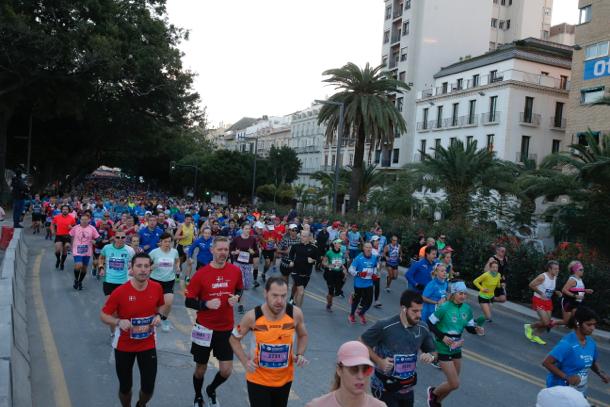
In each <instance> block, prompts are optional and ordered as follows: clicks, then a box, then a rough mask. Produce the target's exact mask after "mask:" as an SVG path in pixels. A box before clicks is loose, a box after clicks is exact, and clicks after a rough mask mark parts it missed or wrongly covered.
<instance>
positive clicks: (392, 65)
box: [390, 58, 399, 69]
mask: <svg viewBox="0 0 610 407" xmlns="http://www.w3.org/2000/svg"><path fill="white" fill-rule="evenodd" d="M398 60H399V58H394V59H391V60H390V69H394V68H396V66H397V65H398Z"/></svg>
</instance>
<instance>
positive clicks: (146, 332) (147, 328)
mask: <svg viewBox="0 0 610 407" xmlns="http://www.w3.org/2000/svg"><path fill="white" fill-rule="evenodd" d="M154 318H155V317H154V316H153V315H151V316H150V317H145V318H131V330H130V331H129V337H130V338H131V339H146V338H148V337H149V336H150V335H151V334H152V332H153V326H152V322H153V319H154Z"/></svg>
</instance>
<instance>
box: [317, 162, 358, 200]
mask: <svg viewBox="0 0 610 407" xmlns="http://www.w3.org/2000/svg"><path fill="white" fill-rule="evenodd" d="M350 176H351V174H350V172H349V171H347V170H346V169H345V168H341V169H339V183H338V189H337V200H338V201H339V202H343V199H344V197H345V195H346V194H347V193H348V191H349V181H350ZM311 178H312V179H314V180H316V181H318V182H319V183H320V187H318V189H319V192H320V195H322V196H324V197H325V198H326V202H327V204H328V205H329V209H330V208H332V202H333V194H334V187H335V173H334V172H325V171H316V172H314V173H313V174H312V175H311Z"/></svg>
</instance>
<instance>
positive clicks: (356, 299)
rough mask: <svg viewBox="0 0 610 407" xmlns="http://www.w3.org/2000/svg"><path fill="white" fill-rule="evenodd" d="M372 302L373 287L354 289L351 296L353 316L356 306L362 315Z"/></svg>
mask: <svg viewBox="0 0 610 407" xmlns="http://www.w3.org/2000/svg"><path fill="white" fill-rule="evenodd" d="M372 302H373V287H372V286H371V287H365V288H358V287H354V293H353V294H352V313H351V315H354V313H355V312H356V309H357V308H358V305H360V307H361V309H362V310H361V313H362V314H363V315H364V313H365V312H366V311H368V309H369V308H371V303H372Z"/></svg>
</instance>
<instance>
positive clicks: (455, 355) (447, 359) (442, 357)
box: [438, 352, 462, 362]
mask: <svg viewBox="0 0 610 407" xmlns="http://www.w3.org/2000/svg"><path fill="white" fill-rule="evenodd" d="M457 359H462V352H458V353H452V354H451V355H444V354H442V353H439V354H438V361H439V362H451V361H452V360H457Z"/></svg>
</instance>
